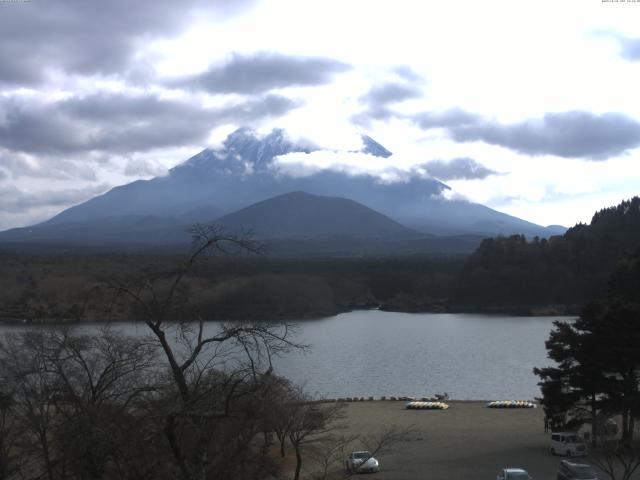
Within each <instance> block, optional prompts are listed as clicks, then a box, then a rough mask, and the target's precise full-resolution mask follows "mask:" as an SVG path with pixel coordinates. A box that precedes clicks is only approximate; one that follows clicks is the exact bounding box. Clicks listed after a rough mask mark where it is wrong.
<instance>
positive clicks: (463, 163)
mask: <svg viewBox="0 0 640 480" xmlns="http://www.w3.org/2000/svg"><path fill="white" fill-rule="evenodd" d="M422 167H424V168H425V169H426V170H427V172H428V173H429V175H430V176H432V177H435V178H437V179H439V180H481V179H483V178H487V177H488V176H490V175H497V174H498V172H496V171H495V170H491V169H489V168H487V167H485V166H484V165H482V164H481V163H478V162H477V161H475V160H474V159H472V158H467V157H462V158H454V159H453V160H449V161H443V160H431V161H430V162H427V163H424V164H422Z"/></svg>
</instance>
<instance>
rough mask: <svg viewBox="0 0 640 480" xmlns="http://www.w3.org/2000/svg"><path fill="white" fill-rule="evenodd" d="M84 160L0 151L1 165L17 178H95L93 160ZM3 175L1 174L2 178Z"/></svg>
mask: <svg viewBox="0 0 640 480" xmlns="http://www.w3.org/2000/svg"><path fill="white" fill-rule="evenodd" d="M87 160H88V159H83V160H77V161H74V160H71V159H68V158H56V157H49V156H46V155H45V156H37V155H29V154H24V153H19V152H18V153H16V152H8V151H0V167H3V168H4V169H5V170H6V171H7V172H9V173H10V174H11V176H12V177H13V178H14V179H16V178H20V177H30V178H50V179H56V180H66V179H72V178H78V179H82V180H95V179H96V170H95V168H94V166H93V165H92V164H91V163H93V162H91V161H87ZM96 163H99V162H96ZM1 178H2V176H1V175H0V179H1Z"/></svg>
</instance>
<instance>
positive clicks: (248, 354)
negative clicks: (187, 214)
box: [113, 225, 302, 480]
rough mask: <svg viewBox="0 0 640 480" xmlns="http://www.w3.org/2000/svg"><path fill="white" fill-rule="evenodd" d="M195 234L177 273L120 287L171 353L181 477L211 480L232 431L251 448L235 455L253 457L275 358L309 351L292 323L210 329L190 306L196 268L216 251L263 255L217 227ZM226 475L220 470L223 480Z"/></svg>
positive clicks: (247, 239) (168, 420)
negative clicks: (254, 407)
mask: <svg viewBox="0 0 640 480" xmlns="http://www.w3.org/2000/svg"><path fill="white" fill-rule="evenodd" d="M192 234H193V237H194V244H193V252H192V254H191V255H190V256H189V258H188V259H187V260H186V262H185V263H184V265H182V266H181V267H180V268H178V269H177V270H176V271H175V272H171V273H170V274H168V275H165V276H164V277H163V278H158V277H156V278H151V279H145V280H143V281H140V282H136V283H135V284H133V285H131V284H127V283H125V282H120V283H118V284H116V285H114V286H113V287H114V290H115V292H116V294H117V296H124V297H126V298H128V299H129V300H130V301H131V302H132V303H133V305H134V306H135V312H136V314H137V317H138V318H140V319H141V320H142V321H143V322H144V323H145V325H146V326H147V327H148V329H149V331H150V332H151V334H152V335H153V337H154V338H155V340H156V342H157V344H158V346H159V347H160V350H161V352H162V353H163V358H164V361H165V362H166V365H167V370H168V372H169V378H170V380H171V382H170V384H168V388H167V391H166V397H167V398H168V399H170V398H172V396H173V395H175V397H176V398H175V400H176V401H175V402H166V405H167V406H169V408H167V409H166V411H165V414H164V418H165V424H164V434H165V436H166V439H167V442H168V444H169V446H170V449H171V452H172V454H173V457H174V460H175V462H176V465H177V467H178V470H179V472H180V476H182V478H184V479H189V480H190V479H201V478H207V477H208V476H209V474H210V473H209V472H210V470H211V464H212V460H211V456H212V455H211V452H210V450H211V449H214V450H215V443H216V442H218V443H219V442H220V440H219V436H220V435H221V436H222V437H225V435H226V437H228V434H225V433H224V432H227V433H228V431H229V429H231V430H233V429H234V428H239V427H240V426H242V428H241V430H242V431H241V432H240V431H236V432H235V434H237V435H239V438H240V439H241V440H242V445H243V446H242V447H240V445H239V444H238V443H237V442H231V443H227V444H226V446H227V447H229V446H230V445H236V446H238V449H236V450H234V451H233V452H231V453H229V455H231V456H237V455H239V452H240V451H241V450H243V451H246V448H247V445H248V444H249V443H250V442H251V440H252V439H253V436H254V435H255V434H256V433H257V432H255V430H256V427H255V425H258V419H256V418H255V415H254V414H251V413H250V409H249V408H248V406H249V405H251V404H252V400H255V399H257V398H260V397H261V395H262V393H260V392H261V391H262V390H263V389H264V386H265V382H264V379H265V378H268V376H269V374H270V373H271V371H272V370H273V367H272V363H271V360H272V358H273V356H275V355H280V354H282V353H284V352H287V351H289V350H290V349H291V348H301V347H302V346H301V345H299V344H297V343H295V342H294V341H293V340H292V336H293V334H294V333H295V328H294V326H293V325H291V324H287V323H269V322H235V323H220V324H218V325H217V328H207V326H206V325H205V321H204V319H203V318H202V316H201V315H200V314H199V312H198V310H197V308H196V307H194V306H193V305H192V304H191V303H190V298H189V292H188V288H187V285H186V279H187V277H188V275H189V273H190V272H191V271H192V270H193V268H194V266H195V265H196V262H197V261H198V260H200V259H201V258H202V257H204V256H205V255H206V254H208V253H212V252H213V253H220V254H223V255H230V254H236V253H259V252H260V247H259V246H258V245H257V244H256V243H255V242H254V241H253V239H252V237H251V236H250V235H244V234H243V235H239V236H236V235H227V234H225V233H224V232H223V231H222V230H221V229H220V228H217V227H204V226H200V225H196V226H195V227H194V229H193V231H192ZM249 420H251V421H249ZM257 430H258V431H259V430H260V429H259V428H257ZM216 435H218V437H216ZM216 451H217V452H218V453H219V450H216ZM218 456H219V455H218ZM218 465H220V463H218ZM221 470H222V467H220V466H219V467H218V471H217V475H218V477H219V478H221V477H220V474H221V473H220V472H221Z"/></svg>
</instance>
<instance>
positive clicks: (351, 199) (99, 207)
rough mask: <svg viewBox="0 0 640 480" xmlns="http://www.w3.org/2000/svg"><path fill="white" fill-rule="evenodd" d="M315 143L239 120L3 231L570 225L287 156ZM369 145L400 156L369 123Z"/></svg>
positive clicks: (383, 243) (103, 240) (96, 238)
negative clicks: (211, 139)
mask: <svg viewBox="0 0 640 480" xmlns="http://www.w3.org/2000/svg"><path fill="white" fill-rule="evenodd" d="M316 150H320V148H319V147H317V146H315V145H312V144H310V143H308V142H294V141H292V140H290V139H289V138H288V136H287V135H286V134H285V132H284V131H283V130H279V129H275V130H273V131H272V132H271V133H269V134H268V135H265V136H259V135H257V134H256V133H255V132H253V131H251V130H249V129H246V128H241V129H238V130H237V131H235V132H233V133H232V134H230V135H229V136H228V137H227V139H226V140H225V141H224V142H223V144H222V146H221V147H220V148H217V149H205V150H203V151H202V152H200V153H198V154H197V155H195V156H193V157H191V158H190V159H188V160H187V161H185V162H184V163H182V164H180V165H178V166H176V167H174V168H173V169H171V170H170V171H169V172H168V174H167V175H165V176H161V177H156V178H153V179H150V180H138V181H135V182H132V183H129V184H126V185H122V186H119V187H115V188H113V189H111V190H110V191H108V192H107V193H105V194H103V195H100V196H97V197H95V198H92V199H90V200H88V201H86V202H84V203H82V204H80V205H76V206H74V207H71V208H68V209H66V210H64V211H63V212H61V213H59V214H58V215H56V216H54V217H53V218H51V219H50V220H48V221H46V222H43V223H41V224H38V225H34V226H31V227H27V228H18V229H13V230H9V231H6V232H0V243H2V244H5V245H6V244H10V243H12V244H17V245H30V244H31V245H34V244H35V245H57V246H74V247H79V246H87V247H105V248H123V247H128V248H129V247H134V248H139V249H142V250H144V249H146V248H149V247H170V246H172V247H175V246H184V245H185V244H187V243H188V242H189V239H190V237H189V235H188V233H187V230H188V228H189V226H191V225H193V224H194V223H196V222H199V223H212V222H215V223H220V224H222V225H225V226H228V227H231V228H234V229H238V228H240V227H242V228H243V229H244V230H253V231H255V232H256V234H257V235H258V240H268V243H269V242H270V246H272V247H273V248H272V251H273V252H276V253H279V254H283V255H299V254H303V255H304V254H312V255H313V254H315V255H334V254H339V255H344V254H346V255H349V254H355V255H359V254H363V253H365V254H366V253H375V254H398V253H436V252H437V253H470V252H472V251H473V250H474V249H475V247H476V246H477V245H478V244H479V243H480V240H481V239H482V238H483V237H487V236H493V235H499V234H502V235H510V234H523V235H526V236H528V237H532V236H535V235H538V236H541V237H548V236H549V235H552V234H556V233H562V232H563V231H564V229H563V228H562V227H541V226H539V225H535V224H533V223H530V222H527V221H525V220H521V219H519V218H516V217H512V216H510V215H506V214H504V213H500V212H497V211H495V210H492V209H490V208H488V207H485V206H483V205H479V204H475V203H471V202H468V201H461V200H446V199H444V196H443V193H444V192H446V191H447V190H449V187H448V186H447V185H445V184H444V183H442V182H440V181H439V180H437V179H435V178H431V177H428V176H425V175H421V174H417V173H415V174H408V176H407V178H405V179H404V180H403V181H397V182H391V183H390V182H383V181H381V180H380V178H378V177H377V176H376V175H374V174H358V175H354V174H347V173H345V172H342V171H336V170H332V169H324V170H319V171H313V172H310V173H308V174H305V175H302V176H300V175H297V176H296V175H292V174H289V173H287V171H286V170H283V169H282V166H281V164H280V163H279V161H278V157H280V156H283V155H287V154H292V153H297V154H308V153H311V152H313V151H316ZM360 151H361V152H362V153H365V154H368V155H372V156H377V157H382V158H389V159H390V160H392V159H393V156H392V153H391V152H390V151H389V150H387V149H386V148H384V147H383V146H382V145H380V144H378V143H377V142H375V140H373V139H372V138H370V137H367V136H365V135H363V136H362V148H361V150H360ZM329 238H330V239H331V240H330V241H327V239H329ZM174 251H175V250H174Z"/></svg>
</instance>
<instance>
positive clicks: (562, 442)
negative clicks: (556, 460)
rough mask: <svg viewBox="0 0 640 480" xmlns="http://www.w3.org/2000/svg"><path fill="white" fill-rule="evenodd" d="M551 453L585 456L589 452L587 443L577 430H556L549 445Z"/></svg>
mask: <svg viewBox="0 0 640 480" xmlns="http://www.w3.org/2000/svg"><path fill="white" fill-rule="evenodd" d="M549 451H550V452H551V455H566V456H567V457H575V456H584V455H586V454H587V453H588V450H587V444H586V443H584V440H583V439H582V437H580V435H578V434H577V433H576V432H554V433H552V434H551V442H550V445H549Z"/></svg>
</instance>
